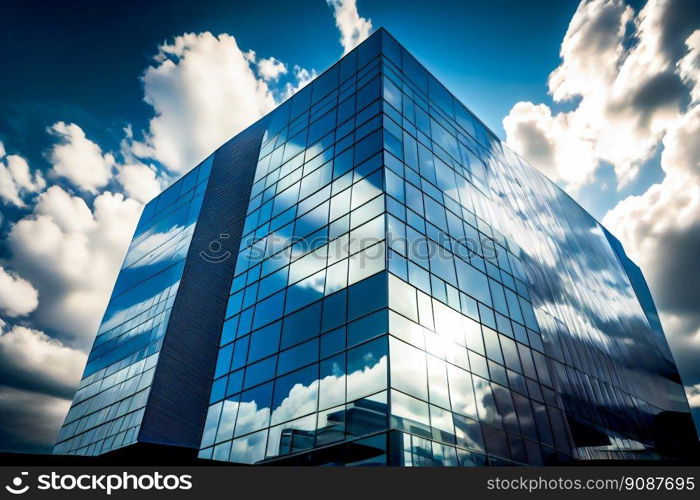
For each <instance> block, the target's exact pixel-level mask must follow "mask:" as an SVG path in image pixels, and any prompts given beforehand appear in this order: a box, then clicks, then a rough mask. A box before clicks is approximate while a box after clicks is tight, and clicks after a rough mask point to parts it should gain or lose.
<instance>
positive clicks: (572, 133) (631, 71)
mask: <svg viewBox="0 0 700 500" xmlns="http://www.w3.org/2000/svg"><path fill="white" fill-rule="evenodd" d="M684 2H685V3H688V2H687V0H650V1H649V2H648V3H647V5H646V6H645V7H644V8H643V9H642V10H641V11H640V12H639V14H638V15H636V16H635V15H634V12H633V11H632V9H631V8H630V7H628V6H627V5H625V3H624V2H623V1H622V0H592V1H583V2H581V4H580V5H579V7H578V9H577V10H576V13H575V14H574V16H573V18H572V20H571V23H570V25H569V27H568V30H567V33H566V35H565V37H564V40H563V42H562V46H561V58H562V62H561V64H560V66H559V67H558V68H556V69H555V70H554V71H553V72H552V74H551V75H550V78H549V91H550V93H551V95H552V97H553V99H554V100H555V101H556V102H559V103H564V102H567V101H571V100H572V99H578V101H572V102H573V109H571V110H569V111H562V112H559V113H552V111H551V110H550V109H549V107H548V106H546V105H544V104H540V105H539V106H535V105H533V104H532V103H518V104H517V105H516V106H514V107H513V109H512V110H511V112H510V114H509V115H508V117H507V118H506V119H505V120H504V128H505V129H506V132H507V139H508V142H509V143H510V144H511V145H512V146H513V147H514V149H516V150H517V151H521V152H523V153H527V152H528V151H530V152H535V155H536V156H535V158H534V160H537V159H541V160H542V159H544V161H545V163H544V165H543V167H542V168H543V170H545V171H546V172H547V173H548V174H549V175H550V176H552V177H553V178H554V180H557V181H561V182H562V183H563V184H565V185H566V186H567V187H569V188H570V189H571V190H574V191H575V190H577V189H579V188H581V187H582V186H583V185H585V184H587V183H589V182H591V181H592V180H593V178H594V172H595V170H596V169H597V168H598V167H599V166H600V165H601V164H602V163H603V162H605V163H609V164H611V165H612V166H613V167H614V169H615V174H616V177H617V181H618V186H620V187H622V186H624V185H626V184H628V183H629V182H630V181H631V180H632V179H634V178H635V177H636V176H637V174H638V172H639V169H640V168H641V166H642V165H643V164H644V162H646V161H648V160H649V159H650V158H651V157H652V156H653V155H654V153H655V152H656V150H657V147H658V145H659V142H660V141H661V139H662V138H663V136H664V135H665V133H666V131H667V130H668V129H669V127H671V126H672V125H673V123H674V122H675V121H676V120H678V119H679V117H680V116H681V114H682V112H683V107H684V105H685V104H686V103H687V100H688V91H687V88H686V86H685V85H684V84H683V80H682V78H681V76H682V75H679V74H678V73H677V72H676V65H677V64H678V63H679V60H680V58H681V57H682V56H683V55H684V54H685V52H686V47H685V45H684V40H683V39H682V38H681V39H680V40H679V39H678V37H679V36H680V35H682V34H683V33H686V35H685V36H686V37H687V36H688V35H689V34H690V33H691V31H692V21H690V20H686V19H684V18H683V16H678V15H674V13H675V12H678V11H682V10H683V8H684V5H683V3H684ZM688 64H690V63H687V64H686V65H688ZM684 78H685V79H687V78H688V77H684ZM524 156H525V157H526V158H527V154H524ZM548 160H549V162H548ZM535 165H536V166H539V165H538V164H537V163H536V161H535Z"/></svg>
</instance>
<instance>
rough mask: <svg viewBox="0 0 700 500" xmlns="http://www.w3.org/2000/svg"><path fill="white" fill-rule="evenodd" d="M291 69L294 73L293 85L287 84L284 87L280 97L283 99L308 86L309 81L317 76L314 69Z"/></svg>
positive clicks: (298, 67) (296, 66) (295, 67)
mask: <svg viewBox="0 0 700 500" xmlns="http://www.w3.org/2000/svg"><path fill="white" fill-rule="evenodd" d="M292 69H293V71H294V81H295V83H291V82H287V84H286V85H285V87H284V92H283V96H282V98H283V99H287V98H289V97H291V96H292V95H294V94H295V93H296V92H298V91H299V90H301V89H303V88H304V87H306V85H308V84H309V83H310V82H311V80H313V79H314V78H316V77H317V76H318V73H317V72H316V70H315V69H312V70H310V71H309V70H308V69H306V68H302V67H301V66H298V65H294V68H292Z"/></svg>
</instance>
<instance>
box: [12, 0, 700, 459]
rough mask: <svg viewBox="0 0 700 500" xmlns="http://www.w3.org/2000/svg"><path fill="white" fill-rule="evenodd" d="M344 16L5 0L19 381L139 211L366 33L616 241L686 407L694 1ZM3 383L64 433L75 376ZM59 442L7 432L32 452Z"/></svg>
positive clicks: (90, 302)
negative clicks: (73, 259) (23, 355)
mask: <svg viewBox="0 0 700 500" xmlns="http://www.w3.org/2000/svg"><path fill="white" fill-rule="evenodd" d="M338 4H342V5H344V8H346V9H349V10H347V11H346V13H349V14H350V16H349V17H348V18H346V19H348V21H347V22H346V21H338V19H340V17H339V16H338V15H337V14H338V11H337V10H336V11H334V9H333V8H332V6H330V5H329V4H328V3H327V2H326V1H325V0H304V1H300V2H281V1H258V2H235V1H230V0H228V1H200V2H176V1H167V2H166V1H161V0H152V1H149V2H119V3H112V2H94V1H76V2H71V3H70V4H64V3H61V2H48V3H43V4H42V5H41V6H40V7H38V6H37V5H36V4H33V3H31V2H24V1H20V0H12V1H9V2H5V4H4V8H3V15H2V16H0V73H1V74H3V75H4V76H3V77H2V78H0V144H1V145H2V147H0V207H1V209H2V217H0V284H3V285H4V286H5V290H0V321H1V323H0V332H3V331H4V332H5V333H3V334H1V335H0V357H3V359H4V357H6V356H9V355H10V354H12V353H13V352H15V351H12V349H18V348H22V349H25V350H29V349H35V350H36V351H37V352H42V353H44V354H43V355H44V356H45V357H44V358H42V359H41V360H39V361H37V360H36V359H32V360H29V361H28V362H27V364H28V365H29V366H31V363H32V362H37V364H41V363H44V364H45V361H46V359H51V360H54V361H55V363H54V364H55V365H56V366H63V365H62V363H65V364H72V365H75V364H78V365H79V364H80V362H81V360H82V359H83V357H84V352H85V350H86V349H88V348H89V344H90V339H91V338H92V337H91V336H92V335H94V330H95V327H96V323H97V322H99V318H100V316H101V314H102V311H103V310H104V305H105V304H106V300H107V298H108V295H109V290H110V289H111V284H112V283H113V281H114V277H115V276H116V272H117V270H118V267H119V264H120V262H121V255H123V251H124V249H125V246H124V245H126V244H128V236H129V235H130V234H131V230H132V229H133V224H134V223H135V219H136V218H137V217H138V213H139V211H140V207H141V206H142V203H143V202H144V201H146V200H147V199H148V197H149V196H151V195H152V194H153V193H155V192H157V191H158V190H159V189H160V188H161V187H163V186H164V185H166V184H167V183H168V182H171V181H172V180H174V179H175V178H177V177H178V176H179V175H180V174H181V173H182V171H184V170H186V167H191V166H193V165H194V162H195V161H196V159H198V158H201V157H202V155H204V154H206V153H207V152H209V151H211V150H213V149H214V148H215V147H216V146H217V145H218V144H220V143H221V142H222V141H223V140H224V139H225V138H226V137H229V136H232V135H234V134H235V133H236V132H237V131H238V130H240V129H241V128H242V126H243V125H245V123H248V122H250V121H252V120H253V119H254V118H256V117H257V116H260V115H261V114H262V113H264V112H266V111H267V110H269V109H271V107H274V105H275V104H276V103H278V102H279V101H280V100H282V99H284V96H285V95H286V94H287V93H288V92H290V91H292V90H293V89H294V88H295V87H296V86H298V85H299V84H301V83H303V82H304V81H306V79H307V78H308V77H309V76H313V74H314V72H320V71H322V70H324V69H325V68H327V67H328V66H330V65H331V64H332V63H334V62H335V61H336V60H337V59H338V58H339V57H340V56H342V54H343V51H344V50H345V49H347V48H348V47H347V46H346V47H344V46H343V45H341V43H340V41H339V40H340V36H341V33H343V29H352V28H358V30H359V31H358V33H359V34H360V35H361V36H360V37H359V38H361V37H362V34H363V33H364V34H366V32H368V31H369V29H370V28H369V26H370V23H371V29H376V28H379V27H385V28H386V29H388V30H389V31H390V32H391V33H392V34H393V35H394V36H395V37H396V38H397V39H398V40H399V41H400V42H401V43H403V44H404V45H405V46H406V48H407V49H408V50H409V51H411V52H412V53H413V54H414V55H416V56H417V57H418V59H419V60H421V61H422V62H423V63H424V64H425V65H426V66H427V67H428V68H429V69H430V70H431V71H432V72H433V73H434V74H435V76H436V77H437V78H438V79H439V80H441V81H442V82H443V83H444V84H445V85H446V86H447V87H448V88H449V89H451V90H452V91H453V92H454V93H455V94H456V95H457V96H458V97H459V98H460V99H461V100H462V101H463V102H464V103H465V104H466V105H467V106H468V107H470V108H471V109H472V110H473V111H474V112H475V113H476V114H477V115H478V116H479V117H480V118H481V119H482V120H483V121H484V122H485V123H486V124H487V125H488V126H489V127H491V128H492V129H493V130H494V131H495V132H496V133H497V135H499V136H500V137H501V138H502V139H504V140H507V141H508V142H509V144H511V145H512V146H513V147H514V148H515V149H516V150H518V151H519V152H520V153H522V154H523V155H524V156H525V157H527V158H528V159H529V160H530V161H532V163H534V164H535V166H537V167H538V168H540V169H541V170H542V171H543V172H545V173H546V174H547V175H549V176H550V177H551V178H552V179H553V180H555V181H556V182H557V183H558V184H559V185H560V186H562V187H563V188H564V189H566V190H567V192H569V193H570V194H571V195H572V196H573V197H574V198H575V199H576V200H577V201H579V203H581V204H582V205H583V206H584V207H585V208H586V209H587V210H589V211H590V212H591V213H592V214H593V215H594V216H596V217H597V218H598V219H599V220H604V221H605V223H606V225H607V226H608V227H610V229H611V230H612V231H613V233H615V234H616V235H617V236H618V237H619V238H620V239H621V240H622V242H623V244H624V245H625V247H626V248H627V250H628V252H629V253H630V255H631V256H632V258H633V259H634V260H635V261H636V262H637V263H639V264H640V266H641V267H642V269H643V271H644V272H645V275H646V277H647V279H648V280H649V282H650V286H651V288H652V292H653V293H654V296H655V298H656V300H657V305H658V306H659V309H660V311H661V314H662V320H663V321H664V326H665V328H666V331H667V334H668V336H669V338H670V342H671V346H672V348H673V349H674V353H675V355H676V358H677V359H678V363H679V366H680V367H681V371H682V374H683V375H684V381H685V384H686V386H687V388H688V393H689V395H690V396H691V401H695V404H696V405H700V368H697V359H698V356H700V340H698V339H700V307H698V303H700V296H698V292H696V290H697V289H700V287H698V286H697V282H695V283H691V284H689V286H686V287H682V288H683V289H681V290H679V287H678V286H677V283H678V281H679V280H683V279H687V277H688V276H697V275H698V272H699V271H700V269H698V264H697V263H695V261H696V260H697V259H695V258H694V257H695V256H697V253H698V250H700V248H699V247H700V243H699V242H700V215H699V214H700V204H699V203H700V202H698V200H700V194H698V187H699V186H700V173H698V170H699V169H700V150H699V148H698V147H697V146H696V145H695V144H694V143H695V142H697V141H696V140H694V139H693V138H697V136H698V135H697V134H698V133H700V125H699V123H700V106H698V99H700V85H698V81H699V80H700V56H698V53H700V31H698V30H700V7H699V4H698V2H697V1H693V0H650V1H649V2H645V1H638V0H634V1H629V0H628V1H624V0H590V1H584V2H581V3H579V2H578V1H564V0H561V1H555V2H539V1H533V2H522V1H517V0H511V1H508V0H495V1H490V2H483V1H464V0H461V1H459V0H444V1H440V2H425V1H416V0H404V1H401V2H397V1H384V0H372V1H370V0H358V1H357V3H355V1H353V0H344V1H340V0H338ZM355 9H356V10H355ZM696 32H697V33H698V35H696V36H695V35H694V33H696ZM186 33H190V34H191V35H189V36H184V35H185V34H186ZM355 41H357V40H355ZM249 51H254V53H255V54H254V55H252V53H251V52H249ZM269 58H274V61H273V60H271V59H269ZM263 60H268V62H272V63H275V64H277V66H274V67H275V68H277V70H276V72H273V73H274V74H272V73H270V74H264V73H263V70H262V69H261V67H262V66H261V63H262V62H263ZM193 68H195V69H193ZM227 86H230V87H231V90H232V92H230V93H222V94H220V95H219V94H217V95H215V96H214V97H211V98H208V97H207V96H208V95H213V93H212V92H211V90H212V89H221V88H226V87H227ZM207 99H210V100H209V101H207ZM211 99H219V101H217V102H211ZM198 108H201V109H202V110H203V111H202V112H201V113H197V112H196V109H198ZM504 119H505V121H504ZM188 124H191V127H192V128H193V129H196V130H200V131H204V132H203V135H204V137H193V135H194V134H190V133H188V132H187V130H188V129H187V126H188ZM217 141H218V142H217ZM169 146H170V147H169ZM173 151H174V152H182V153H183V154H182V155H179V156H178V158H180V159H181V160H182V162H184V163H185V165H183V164H181V163H178V162H175V161H173V160H172V157H171V156H170V157H169V153H170V154H171V155H172V154H173ZM183 158H184V160H183ZM188 162H190V163H188ZM81 165H90V168H91V170H90V171H86V170H85V169H84V167H81ZM81 168H82V170H81ZM109 228H113V231H110V230H109ZM115 232H121V233H123V234H124V235H126V238H127V239H126V241H124V236H122V237H121V238H119V237H116V236H115V235H114V233H115ZM47 248H48V249H50V250H47ZM76 248H78V250H80V252H83V253H82V254H80V253H78V254H79V255H82V256H83V258H84V259H83V260H85V261H89V262H91V263H93V264H92V265H91V267H90V268H85V269H82V270H81V272H80V273H77V272H75V271H73V272H72V271H71V266H70V265H69V264H70V261H69V259H68V258H67V257H64V256H65V255H69V254H73V255H75V254H76ZM77 274H80V275H77ZM3 280H4V281H3ZM696 281H697V280H696ZM99 282H106V283H107V285H104V284H102V285H101V284H99ZM693 285H694V286H693ZM3 292H4V293H3ZM76 304H82V308H80V309H79V308H78V307H77V306H76ZM85 304H87V306H85ZM85 309H88V311H87V312H85V311H84V310H85ZM19 328H24V329H25V330H19ZM76 332H78V333H76ZM3 338H4V339H5V341H6V342H5V343H4V344H3ZM8 338H9V339H11V340H12V341H13V344H12V346H13V347H12V348H10V347H8V345H9V341H8V340H7V339H8ZM56 342H58V344H56ZM57 345H58V346H59V347H60V348H59V347H56V346H57ZM17 346H20V347H17ZM51 346H52V347H51ZM3 349H4V350H3ZM22 352H25V351H22ZM0 361H1V360H0ZM10 372H11V370H10V369H9V368H6V369H5V372H2V370H0V375H2V376H8V377H9V376H10V375H12V376H13V377H15V378H16V380H20V382H18V383H15V384H9V385H7V386H5V385H2V384H0V392H2V391H3V390H4V391H5V392H4V394H6V396H5V397H4V399H3V400H4V401H14V402H15V403H14V407H15V409H14V410H12V411H11V412H10V413H8V411H10V410H8V409H7V408H8V406H7V405H5V406H3V405H2V404H1V403H0V420H7V418H6V416H7V415H12V416H13V417H12V418H30V420H31V417H32V416H33V417H36V415H37V413H38V410H37V408H42V410H41V411H43V412H45V413H49V414H51V415H53V417H52V418H53V420H52V422H54V423H55V425H57V424H56V422H60V420H61V419H62V411H64V410H65V408H67V407H66V404H67V403H66V401H67V399H66V398H67V395H68V394H70V392H71V390H72V389H71V388H72V387H73V386H74V385H75V383H76V381H77V380H76V377H77V376H79V373H77V374H76V373H73V372H70V373H68V372H66V371H58V372H56V373H44V372H42V373H39V372H41V370H38V371H37V373H29V372H28V371H27V370H25V372H26V373H24V372H23V373H20V374H16V373H14V374H11V373H10ZM48 379H52V380H60V381H61V382H60V383H53V384H52V383H48V382H47V380H48ZM0 399H2V398H0ZM23 412H24V413H23ZM39 420H40V419H38V417H37V422H38V421H39ZM3 425H5V424H0V427H2V426H3ZM37 425H38V426H39V427H40V424H39V423H37ZM53 431H55V429H53ZM53 431H52V429H47V428H41V429H38V430H37V431H36V432H34V431H33V430H32V428H30V429H29V430H28V431H25V432H24V433H21V432H19V433H18V432H16V430H13V429H6V428H4V427H2V428H0V436H11V439H10V438H8V439H10V442H9V444H7V445H4V447H5V448H12V447H17V448H22V447H24V448H26V449H36V450H38V449H45V447H46V446H47V445H46V443H47V442H48V441H50V438H49V437H47V436H49V435H50V434H51V432H53ZM13 433H14V434H13ZM32 433H33V434H35V436H31V434H32ZM36 436H39V437H36ZM2 447H3V445H0V448H2Z"/></svg>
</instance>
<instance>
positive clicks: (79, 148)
mask: <svg viewBox="0 0 700 500" xmlns="http://www.w3.org/2000/svg"><path fill="white" fill-rule="evenodd" d="M48 131H49V133H50V134H52V135H53V136H55V137H56V138H57V139H58V140H57V142H56V144H55V145H54V146H53V148H52V149H51V151H50V153H49V161H50V162H51V164H52V165H53V166H52V168H51V174H52V175H54V176H56V177H62V178H65V179H67V180H68V181H70V182H71V183H72V184H73V185H74V186H76V187H77V188H79V189H82V190H83V191H86V192H88V193H97V191H98V189H99V188H102V187H104V186H106V185H107V183H108V182H109V180H110V179H111V177H112V167H113V165H114V156H113V155H112V154H110V153H107V154H102V150H101V149H100V147H99V146H98V145H97V144H95V143H94V142H92V141H91V140H90V139H88V138H87V137H86V136H85V132H83V129H81V128H80V127H79V126H78V125H76V124H74V123H65V122H58V123H55V124H53V125H52V126H51V127H50V128H49V130H48Z"/></svg>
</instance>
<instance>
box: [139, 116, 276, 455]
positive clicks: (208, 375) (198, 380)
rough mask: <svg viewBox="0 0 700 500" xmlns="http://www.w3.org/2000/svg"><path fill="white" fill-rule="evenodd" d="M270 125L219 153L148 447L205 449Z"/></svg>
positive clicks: (175, 314)
mask: <svg viewBox="0 0 700 500" xmlns="http://www.w3.org/2000/svg"><path fill="white" fill-rule="evenodd" d="M266 125H267V119H266V118H263V119H261V120H260V121H258V122H256V123H255V124H253V125H251V126H250V127H249V128H248V129H246V130H244V131H243V132H241V133H240V134H238V135H237V136H236V137H234V138H233V139H231V140H230V141H228V142H227V143H226V144H224V145H223V146H221V148H219V149H218V150H217V151H216V152H215V153H214V155H215V156H214V164H213V167H212V172H211V176H210V178H209V184H208V186H207V190H206V194H205V197H204V203H203V206H202V210H201V212H200V215H199V219H198V221H197V226H196V228H195V232H194V236H193V239H192V243H191V245H190V248H189V252H188V255H187V260H186V264H185V269H184V272H183V276H182V282H181V284H180V288H179V290H178V293H177V296H176V298H175V302H174V305H173V309H172V313H171V315H170V321H169V324H168V328H167V331H166V333H165V337H164V339H163V347H162V349H161V352H160V356H159V360H158V366H157V368H156V373H155V377H154V381H153V386H152V389H151V393H150V395H149V401H148V404H147V405H146V412H145V415H144V419H143V424H142V426H141V430H140V434H139V438H138V440H139V441H140V442H149V443H160V444H170V445H177V446H184V447H188V448H199V444H200V439H201V434H202V429H203V427H204V421H205V418H206V414H207V407H208V404H209V395H210V391H211V383H212V376H213V373H214V366H215V363H216V357H217V353H218V346H219V338H220V335H221V328H222V324H223V320H224V314H225V311H226V303H227V300H228V291H229V288H230V286H231V280H232V279H233V273H234V269H235V265H236V259H237V257H238V249H239V246H240V242H241V236H242V234H241V233H242V231H243V225H244V223H245V216H246V211H247V208H248V200H249V198H250V192H251V188H252V185H253V180H254V177H255V169H256V166H257V161H258V155H259V152H260V147H261V143H262V138H263V134H264V133H265V129H266ZM219 245H220V246H219Z"/></svg>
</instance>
